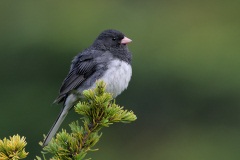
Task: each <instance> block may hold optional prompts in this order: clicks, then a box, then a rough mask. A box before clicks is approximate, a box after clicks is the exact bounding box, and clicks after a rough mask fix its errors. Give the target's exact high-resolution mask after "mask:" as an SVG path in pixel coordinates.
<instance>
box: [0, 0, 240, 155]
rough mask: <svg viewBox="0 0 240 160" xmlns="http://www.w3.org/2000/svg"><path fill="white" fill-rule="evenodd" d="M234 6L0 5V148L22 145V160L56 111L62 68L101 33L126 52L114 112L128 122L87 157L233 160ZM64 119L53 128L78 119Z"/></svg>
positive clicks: (236, 123) (239, 125) (239, 58)
mask: <svg viewBox="0 0 240 160" xmlns="http://www.w3.org/2000/svg"><path fill="white" fill-rule="evenodd" d="M239 5H240V1H239V0H230V1H227V0H225V1H224V0H220V1H219V0H210V1H209V0H208V1H207V0H201V1H200V0H194V1H190V0H182V1H177V0H170V1H166V0H159V1H153V0H148V1H136V0H132V1H127V0H123V1H108V0H103V1H7V0H5V1H4V0H3V1H1V2H0V66H1V67H0V87H1V89H0V107H1V108H0V138H1V139H2V138H4V137H8V136H10V135H13V134H17V133H18V134H20V135H24V136H26V137H27V142H28V145H27V151H29V152H30V155H29V156H28V158H27V159H33V158H34V157H35V156H36V155H39V156H40V155H41V154H40V151H41V147H40V146H39V145H38V142H39V141H41V140H43V134H47V132H48V130H49V129H50V127H51V126H52V124H53V122H54V121H55V118H56V117H57V115H58V112H59V111H60V108H61V106H57V105H52V102H53V100H54V99H55V97H56V96H57V95H58V89H59V87H60V85H61V83H62V80H63V79H64V78H65V76H66V74H67V72H68V70H69V65H70V61H71V60H72V58H73V57H74V56H75V55H76V54H77V53H78V52H80V51H81V50H83V49H85V48H86V47H88V46H89V45H91V43H92V42H93V40H94V39H95V38H96V36H97V35H98V34H99V33H100V32H101V31H102V30H105V29H109V28H114V29H118V30H120V31H122V32H124V33H125V34H126V35H127V36H128V37H129V38H131V39H133V43H131V44H130V45H129V48H130V50H131V51H132V53H133V64H132V65H133V77H132V81H131V83H130V86H129V88H128V90H127V91H125V92H124V93H123V94H122V95H121V96H119V97H118V98H117V103H118V104H120V105H123V106H125V107H126V108H127V109H129V110H133V111H134V112H135V113H136V115H137V116H138V120H137V121H136V122H134V123H131V124H116V125H113V126H111V127H110V128H105V129H104V130H103V136H102V139H101V140H100V142H99V143H98V145H97V146H96V148H99V149H100V150H99V151H97V152H91V153H90V154H88V156H87V157H92V158H93V159H114V160H123V159H124V160H130V159H131V160H132V159H134V160H135V159H141V160H146V159H150V160H161V159H162V160H226V159H229V160H238V159H240V116H239V115H240V106H239V105H240V98H239V96H240V73H239V68H240V18H239V16H240V9H239ZM78 118H79V117H78V115H77V114H76V113H74V112H73V111H72V112H71V113H70V114H69V115H68V117H67V118H66V120H65V121H64V124H63V125H62V127H63V128H69V127H68V123H70V122H71V121H74V120H76V119H78Z"/></svg>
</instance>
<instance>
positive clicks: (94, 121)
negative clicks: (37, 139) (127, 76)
mask: <svg viewBox="0 0 240 160" xmlns="http://www.w3.org/2000/svg"><path fill="white" fill-rule="evenodd" d="M105 89H106V84H105V83H104V82H103V81H100V82H97V85H96V88H95V89H92V90H85V91H84V92H83V96H84V98H83V100H81V102H79V103H78V104H77V105H76V106H75V107H74V109H75V111H76V112H77V113H78V114H80V115H81V116H82V122H83V126H80V125H79V123H78V121H76V122H72V123H71V124H70V125H69V126H70V129H71V133H68V132H67V131H66V130H62V131H61V132H59V133H58V134H57V135H56V138H53V139H52V140H51V142H50V143H49V144H48V146H45V147H44V148H43V150H44V152H43V154H46V153H51V154H53V157H52V158H51V160H59V159H66V160H71V159H76V160H82V159H83V158H84V157H85V156H86V154H87V152H88V151H96V150H97V149H92V148H93V146H94V145H95V144H96V143H97V142H98V141H99V139H100V137H101V135H102V134H101V133H99V131H100V130H101V129H102V128H103V127H109V126H110V125H111V124H113V123H115V122H122V123H130V122H132V121H135V120H136V119H137V117H136V115H134V113H133V112H132V111H127V110H124V109H123V107H120V106H118V105H117V104H115V100H114V99H113V97H112V95H111V94H110V93H107V92H105ZM37 159H38V160H40V159H41V158H40V157H37Z"/></svg>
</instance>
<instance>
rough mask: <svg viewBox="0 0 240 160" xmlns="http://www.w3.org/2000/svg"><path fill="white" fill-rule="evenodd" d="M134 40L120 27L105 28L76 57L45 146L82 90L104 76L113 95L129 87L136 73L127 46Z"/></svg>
mask: <svg viewBox="0 0 240 160" xmlns="http://www.w3.org/2000/svg"><path fill="white" fill-rule="evenodd" d="M131 41H132V40H131V39H129V38H127V37H126V36H125V35H124V34H123V33H121V32H119V31H117V30H105V31H103V32H102V33H101V34H100V35H99V36H98V37H97V39H96V40H95V41H94V43H93V44H92V45H91V46H90V47H89V48H87V49H85V50H84V51H83V52H81V53H79V54H78V55H77V56H75V57H74V59H73V60H72V64H71V67H70V71H69V73H68V75H67V77H66V78H65V79H64V81H63V83H62V86H61V88H60V93H59V96H58V97H57V98H56V100H55V101H54V103H61V102H63V108H62V110H61V112H60V114H59V116H58V118H57V120H56V121H55V123H54V124H53V126H52V128H51V130H50V131H49V133H48V135H47V137H46V138H45V140H44V142H43V146H46V145H47V144H48V143H49V141H50V140H51V139H52V137H53V136H54V135H55V134H56V132H57V130H58V128H59V127H60V125H61V123H62V122H63V120H64V118H65V117H66V115H67V113H68V111H69V110H70V109H71V108H72V107H73V106H74V105H75V104H76V103H77V102H78V101H79V100H80V99H81V93H82V92H83V91H84V90H86V89H91V88H94V87H95V85H96V84H95V82H96V80H103V81H104V82H105V83H106V91H107V92H110V93H112V95H113V97H116V96H118V95H119V94H120V93H121V92H122V91H123V90H125V89H126V88H127V86H128V83H129V81H130V79H131V76H132V67H131V60H132V54H131V53H130V51H129V50H128V47H127V44H128V43H130V42H131Z"/></svg>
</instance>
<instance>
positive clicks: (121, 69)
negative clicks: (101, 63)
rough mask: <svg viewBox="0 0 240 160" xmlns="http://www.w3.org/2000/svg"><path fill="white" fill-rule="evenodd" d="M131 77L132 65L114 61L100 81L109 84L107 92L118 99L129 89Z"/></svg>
mask: <svg viewBox="0 0 240 160" xmlns="http://www.w3.org/2000/svg"><path fill="white" fill-rule="evenodd" d="M131 76H132V67H131V65H130V64H128V63H126V62H124V61H121V60H113V61H112V62H110V64H109V65H108V70H107V71H106V73H105V74H104V75H103V76H102V78H101V79H100V80H103V81H104V82H105V83H106V84H107V87H106V91H107V92H109V93H112V94H113V97H116V96H118V95H119V94H120V93H121V92H122V91H123V90H125V89H126V88H127V86H128V83H129V81H130V79H131Z"/></svg>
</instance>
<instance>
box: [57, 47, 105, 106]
mask: <svg viewBox="0 0 240 160" xmlns="http://www.w3.org/2000/svg"><path fill="white" fill-rule="evenodd" d="M102 54H103V52H102V51H96V50H94V51H89V50H85V51H84V52H82V53H81V54H79V55H77V56H76V57H75V58H74V59H73V61H72V64H71V68H70V71H69V73H68V75H67V77H66V78H65V79H64V81H63V83H62V86H61V88H60V93H59V96H58V97H57V98H56V100H55V101H54V103H61V102H63V101H65V99H66V97H67V96H68V94H69V93H70V92H71V91H72V90H75V89H77V88H78V87H79V86H80V85H81V84H82V83H83V82H84V81H85V80H87V78H89V77H90V76H91V75H93V74H94V73H95V72H96V71H97V70H98V65H99V63H101V62H99V61H98V60H97V59H98V58H97V57H101V55H102Z"/></svg>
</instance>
